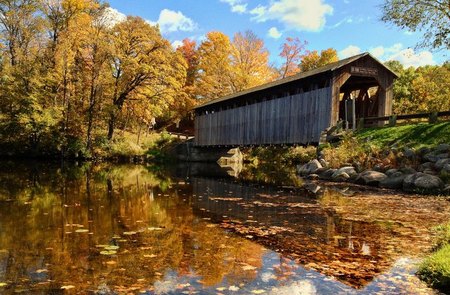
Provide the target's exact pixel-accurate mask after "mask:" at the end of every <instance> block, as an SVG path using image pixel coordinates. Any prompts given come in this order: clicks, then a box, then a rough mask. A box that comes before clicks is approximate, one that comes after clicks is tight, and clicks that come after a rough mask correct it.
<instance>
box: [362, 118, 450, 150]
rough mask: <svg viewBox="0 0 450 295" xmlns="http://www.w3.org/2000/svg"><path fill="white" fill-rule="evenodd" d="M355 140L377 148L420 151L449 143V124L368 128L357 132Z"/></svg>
mask: <svg viewBox="0 0 450 295" xmlns="http://www.w3.org/2000/svg"><path fill="white" fill-rule="evenodd" d="M355 135H356V138H357V139H359V140H362V141H369V142H370V143H371V144H372V145H373V146H375V147H378V148H387V147H390V146H396V147H406V146H407V147H409V148H415V149H420V148H422V147H432V146H435V145H438V144H441V143H449V141H450V122H444V123H437V124H428V123H419V124H410V125H404V126H396V127H384V128H368V129H364V130H362V131H359V132H357V133H356V134H355Z"/></svg>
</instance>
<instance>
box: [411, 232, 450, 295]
mask: <svg viewBox="0 0 450 295" xmlns="http://www.w3.org/2000/svg"><path fill="white" fill-rule="evenodd" d="M437 232H438V241H437V245H436V249H437V250H436V251H435V252H434V253H432V254H431V255H430V256H429V257H427V258H426V259H425V260H424V261H423V262H422V264H421V265H420V267H419V271H418V273H417V274H418V275H419V277H420V278H421V279H422V280H424V281H425V282H427V283H428V284H429V285H430V286H432V287H433V288H436V289H439V290H442V291H444V292H448V291H449V290H450V223H447V224H445V225H442V226H440V227H438V228H437Z"/></svg>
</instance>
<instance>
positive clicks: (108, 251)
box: [100, 250, 117, 255]
mask: <svg viewBox="0 0 450 295" xmlns="http://www.w3.org/2000/svg"><path fill="white" fill-rule="evenodd" d="M116 253H117V251H114V250H105V251H100V254H102V255H114V254H116Z"/></svg>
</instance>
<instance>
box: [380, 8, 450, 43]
mask: <svg viewBox="0 0 450 295" xmlns="http://www.w3.org/2000/svg"><path fill="white" fill-rule="evenodd" d="M382 12H383V16H382V18H381V19H382V20H383V21H384V22H387V23H391V24H394V25H396V26H398V27H400V28H402V29H408V30H410V31H412V32H416V31H419V32H423V34H424V35H423V40H422V41H421V42H419V43H418V47H429V48H433V49H450V4H449V2H448V1H444V0H442V1H441V0H385V1H384V4H383V6H382Z"/></svg>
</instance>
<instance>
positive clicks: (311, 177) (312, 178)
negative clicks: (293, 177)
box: [307, 174, 319, 180]
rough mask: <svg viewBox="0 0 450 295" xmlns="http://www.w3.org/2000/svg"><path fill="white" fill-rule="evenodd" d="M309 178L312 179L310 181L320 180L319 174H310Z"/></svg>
mask: <svg viewBox="0 0 450 295" xmlns="http://www.w3.org/2000/svg"><path fill="white" fill-rule="evenodd" d="M307 178H308V179H310V180H317V179H319V175H317V174H309V175H308V177H307Z"/></svg>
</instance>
